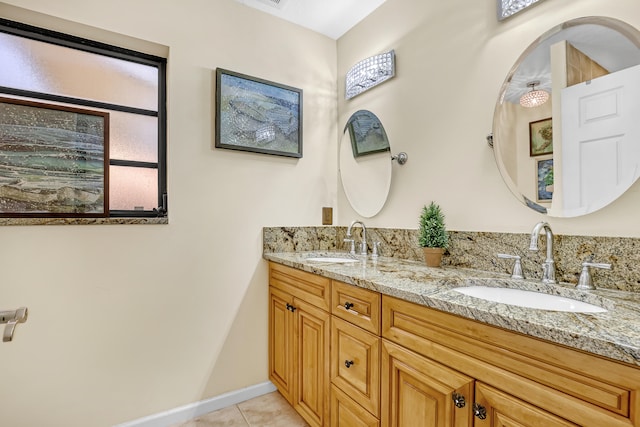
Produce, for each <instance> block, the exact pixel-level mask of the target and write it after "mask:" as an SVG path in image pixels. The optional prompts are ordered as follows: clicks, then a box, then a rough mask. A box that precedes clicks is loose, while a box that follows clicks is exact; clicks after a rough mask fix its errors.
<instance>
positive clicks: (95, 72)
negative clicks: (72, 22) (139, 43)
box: [0, 32, 158, 111]
mask: <svg viewBox="0 0 640 427" xmlns="http://www.w3.org/2000/svg"><path fill="white" fill-rule="evenodd" d="M0 64H2V72H0V86H7V87H12V88H16V89H24V90H33V91H37V92H46V93H52V94H56V95H64V96H70V97H75V98H82V99H90V100H94V101H100V102H108V103H112V104H118V105H125V106H128V107H136V108H143V109H147V110H153V111H156V110H157V109H158V69H157V68H156V67H152V66H149V65H142V64H137V63H133V62H130V61H125V60H122V59H116V58H111V57H108V56H104V55H99V54H95V53H90V52H84V51H81V50H76V49H71V48H68V47H63V46H58V45H54V44H50V43H44V42H41V41H37V40H30V39H26V38H23V37H18V36H14V35H10V34H6V33H2V32H0Z"/></svg>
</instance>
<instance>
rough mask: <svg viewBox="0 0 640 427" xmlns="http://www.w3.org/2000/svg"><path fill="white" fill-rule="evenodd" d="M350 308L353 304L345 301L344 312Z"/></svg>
mask: <svg viewBox="0 0 640 427" xmlns="http://www.w3.org/2000/svg"><path fill="white" fill-rule="evenodd" d="M351 307H353V303H352V302H349V301H347V302H345V303H344V308H345V310H349V309H351Z"/></svg>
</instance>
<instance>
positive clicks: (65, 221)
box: [0, 217, 169, 226]
mask: <svg viewBox="0 0 640 427" xmlns="http://www.w3.org/2000/svg"><path fill="white" fill-rule="evenodd" d="M116 224H118V225H121V224H169V218H167V217H164V218H0V226H4V225H116Z"/></svg>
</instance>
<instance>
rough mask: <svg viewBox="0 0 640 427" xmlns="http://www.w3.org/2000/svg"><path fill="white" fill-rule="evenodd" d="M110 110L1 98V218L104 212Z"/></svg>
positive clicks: (106, 194)
mask: <svg viewBox="0 0 640 427" xmlns="http://www.w3.org/2000/svg"><path fill="white" fill-rule="evenodd" d="M108 209H109V113H108V112H103V111H94V110H86V109H80V108H75V107H68V106H62V105H54V104H47V103H43V102H35V101H27V100H22V99H15V98H4V97H0V217H69V218H73V217H106V216H108V212H109V211H108Z"/></svg>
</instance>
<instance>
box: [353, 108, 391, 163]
mask: <svg viewBox="0 0 640 427" xmlns="http://www.w3.org/2000/svg"><path fill="white" fill-rule="evenodd" d="M346 129H349V136H350V138H351V149H352V150H353V157H360V156H364V155H366V154H373V153H379V152H382V151H391V147H390V146H389V139H388V138H387V133H386V132H385V130H384V126H382V123H380V119H378V117H377V116H376V115H375V114H373V113H372V112H371V111H367V110H358V111H356V112H355V113H353V114H352V115H351V117H350V118H349V121H347V126H346V128H345V130H346Z"/></svg>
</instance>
